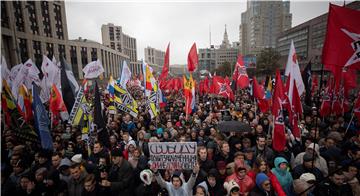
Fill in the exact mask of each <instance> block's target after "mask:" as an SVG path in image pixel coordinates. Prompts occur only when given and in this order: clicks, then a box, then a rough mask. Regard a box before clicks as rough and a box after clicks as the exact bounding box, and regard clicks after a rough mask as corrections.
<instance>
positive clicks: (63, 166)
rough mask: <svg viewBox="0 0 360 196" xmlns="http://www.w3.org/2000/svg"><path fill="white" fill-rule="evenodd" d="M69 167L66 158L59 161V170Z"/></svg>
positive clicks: (69, 164) (68, 161)
mask: <svg viewBox="0 0 360 196" xmlns="http://www.w3.org/2000/svg"><path fill="white" fill-rule="evenodd" d="M70 166H71V161H70V160H69V159H68V158H63V159H61V161H60V165H59V170H62V169H65V168H69V167H70Z"/></svg>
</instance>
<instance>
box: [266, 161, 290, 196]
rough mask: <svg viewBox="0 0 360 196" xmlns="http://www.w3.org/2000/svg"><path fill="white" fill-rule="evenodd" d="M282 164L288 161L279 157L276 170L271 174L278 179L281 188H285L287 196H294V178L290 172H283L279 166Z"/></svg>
mask: <svg viewBox="0 0 360 196" xmlns="http://www.w3.org/2000/svg"><path fill="white" fill-rule="evenodd" d="M280 163H287V164H288V162H287V160H286V159H285V158H283V157H277V158H276V159H275V161H274V164H275V168H273V169H272V170H271V172H272V173H273V174H274V175H275V176H276V178H277V179H278V181H279V183H280V185H281V187H282V188H283V190H284V192H285V193H286V195H288V196H289V195H292V194H293V188H292V185H293V178H292V176H291V174H290V172H289V171H287V170H281V169H280V167H279V165H280Z"/></svg>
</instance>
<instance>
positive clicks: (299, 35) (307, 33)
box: [276, 1, 360, 71]
mask: <svg viewBox="0 0 360 196" xmlns="http://www.w3.org/2000/svg"><path fill="white" fill-rule="evenodd" d="M346 7H349V8H352V9H356V10H360V2H359V1H354V2H352V3H349V4H347V5H346ZM327 19H328V14H327V13H325V14H323V15H320V16H318V17H316V18H313V19H311V20H309V21H306V22H304V23H302V24H299V25H297V26H295V27H293V28H291V29H288V30H287V31H284V32H282V33H281V34H280V35H279V37H278V39H277V47H276V49H277V50H278V51H279V52H280V55H281V59H280V62H279V63H280V64H281V65H284V64H286V61H287V57H288V55H289V49H290V43H291V40H293V41H294V46H295V50H296V54H297V57H298V60H299V63H300V67H301V68H303V67H304V66H306V64H307V63H308V62H309V61H310V60H311V62H312V69H313V70H317V71H319V70H320V69H321V58H322V49H323V44H324V41H325V35H326V27H327Z"/></svg>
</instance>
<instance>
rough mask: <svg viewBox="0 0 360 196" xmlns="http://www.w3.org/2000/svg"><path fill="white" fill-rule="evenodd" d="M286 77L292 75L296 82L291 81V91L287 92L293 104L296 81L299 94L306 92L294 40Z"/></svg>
mask: <svg viewBox="0 0 360 196" xmlns="http://www.w3.org/2000/svg"><path fill="white" fill-rule="evenodd" d="M285 75H286V76H289V75H291V77H292V78H293V79H294V80H290V86H289V89H288V92H287V94H288V97H289V101H290V103H291V102H292V96H293V92H294V90H293V89H294V81H296V84H297V89H298V92H299V94H300V95H302V94H303V92H305V86H304V82H303V79H302V77H301V72H300V67H299V62H298V60H297V55H296V51H295V46H294V42H293V40H291V45H290V50H289V56H288V60H287V63H286V69H285Z"/></svg>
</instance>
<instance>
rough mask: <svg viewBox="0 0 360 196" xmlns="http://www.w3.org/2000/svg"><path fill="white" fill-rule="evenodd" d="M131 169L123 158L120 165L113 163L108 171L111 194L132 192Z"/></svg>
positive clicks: (128, 193) (129, 193)
mask: <svg viewBox="0 0 360 196" xmlns="http://www.w3.org/2000/svg"><path fill="white" fill-rule="evenodd" d="M133 180H134V178H133V169H132V167H131V165H130V163H129V162H128V161H127V160H125V159H124V158H123V160H122V163H121V165H120V166H118V165H113V166H112V167H111V168H110V171H109V181H110V182H111V186H110V189H111V193H112V195H131V194H132V192H133V184H134V183H133Z"/></svg>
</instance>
